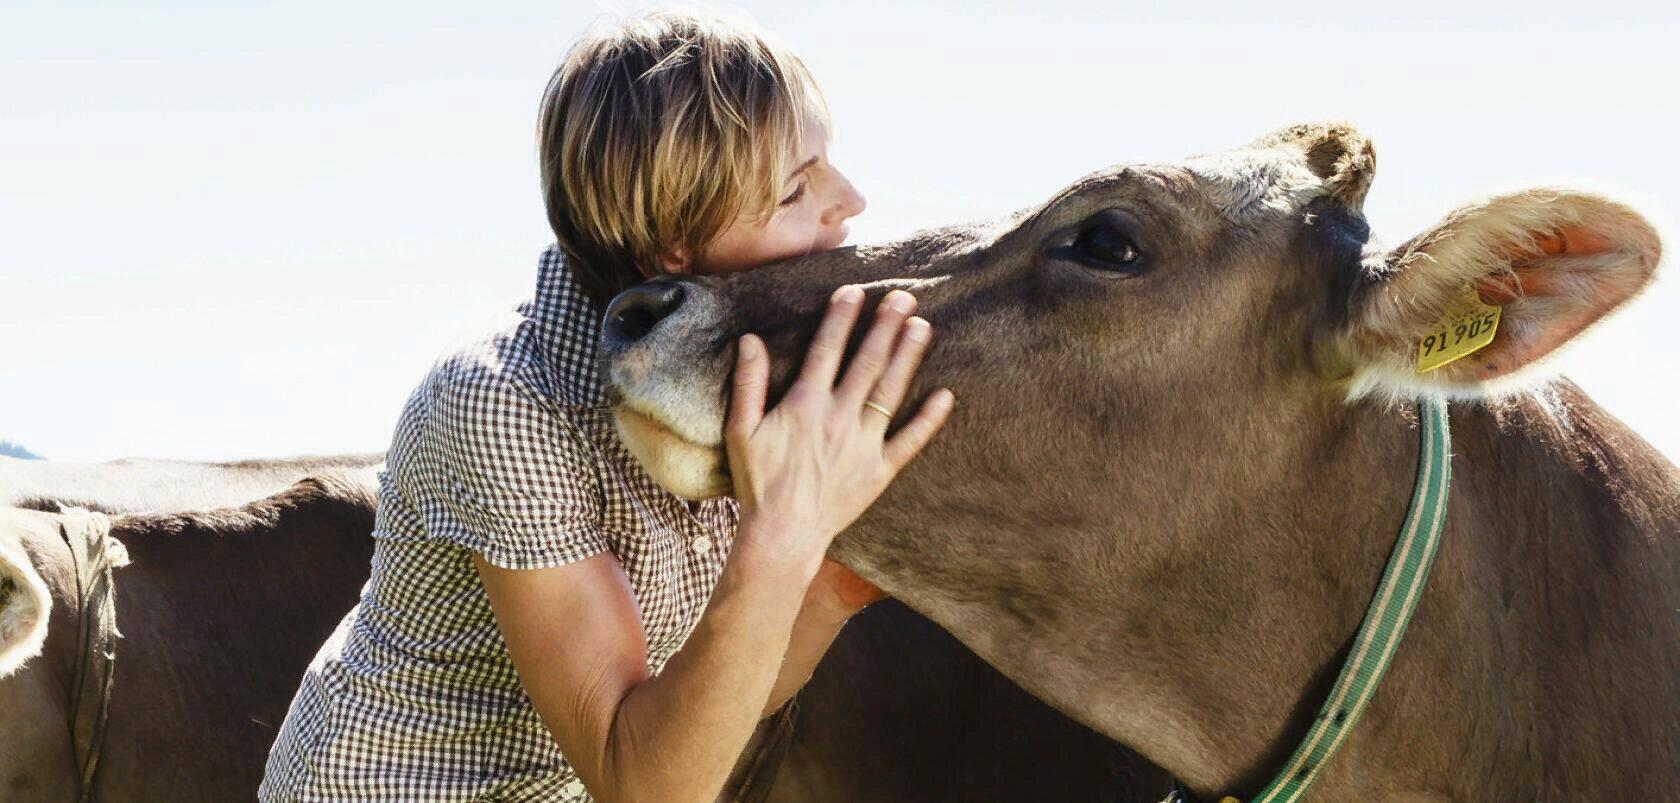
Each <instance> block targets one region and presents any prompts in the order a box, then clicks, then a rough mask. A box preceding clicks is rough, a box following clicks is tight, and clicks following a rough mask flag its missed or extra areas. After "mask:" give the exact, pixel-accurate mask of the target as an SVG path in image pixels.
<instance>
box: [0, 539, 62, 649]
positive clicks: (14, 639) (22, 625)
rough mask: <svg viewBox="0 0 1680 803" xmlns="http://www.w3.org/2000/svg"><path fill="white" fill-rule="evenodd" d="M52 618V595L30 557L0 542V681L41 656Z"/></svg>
mask: <svg viewBox="0 0 1680 803" xmlns="http://www.w3.org/2000/svg"><path fill="white" fill-rule="evenodd" d="M51 616H52V594H51V593H50V592H49V591H48V590H47V584H46V583H45V582H43V581H42V580H41V575H39V574H37V573H36V572H35V567H34V566H33V565H32V564H31V563H30V562H29V555H28V554H27V553H25V552H24V551H23V549H22V548H20V547H18V546H17V545H15V544H8V543H0V678H5V677H7V676H9V675H11V674H12V673H13V672H16V671H17V670H18V669H20V668H22V667H23V665H24V664H25V663H26V662H28V661H29V659H31V658H34V657H35V656H37V655H40V654H41V647H42V645H44V644H46V641H47V620H48V619H50V618H51Z"/></svg>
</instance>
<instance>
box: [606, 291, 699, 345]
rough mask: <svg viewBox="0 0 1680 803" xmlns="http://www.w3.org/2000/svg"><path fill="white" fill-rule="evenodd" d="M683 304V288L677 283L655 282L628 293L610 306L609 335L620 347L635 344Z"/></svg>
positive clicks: (608, 308) (621, 294)
mask: <svg viewBox="0 0 1680 803" xmlns="http://www.w3.org/2000/svg"><path fill="white" fill-rule="evenodd" d="M682 302H683V287H682V285H681V284H680V283H678V282H676V281H671V280H660V279H655V280H654V281H651V282H648V283H646V284H640V285H637V286H635V287H632V288H630V289H629V290H625V291H624V292H622V293H619V294H618V297H617V298H614V299H613V300H612V303H611V304H609V305H607V316H606V322H605V327H606V330H607V331H606V335H607V337H608V338H609V339H611V340H613V341H615V342H617V343H618V344H620V345H625V346H628V345H630V344H632V343H635V342H636V341H638V340H641V339H642V338H644V337H646V336H647V333H648V332H651V331H653V327H655V326H657V325H658V324H659V322H660V321H662V320H665V319H666V318H667V317H669V316H670V315H671V313H673V312H676V311H677V308H678V307H680V306H682Z"/></svg>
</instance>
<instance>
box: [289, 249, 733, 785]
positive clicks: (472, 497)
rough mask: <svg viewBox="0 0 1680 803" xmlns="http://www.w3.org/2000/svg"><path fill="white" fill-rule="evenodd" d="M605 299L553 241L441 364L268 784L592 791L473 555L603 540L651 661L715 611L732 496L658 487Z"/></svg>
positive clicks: (393, 458)
mask: <svg viewBox="0 0 1680 803" xmlns="http://www.w3.org/2000/svg"><path fill="white" fill-rule="evenodd" d="M600 319H601V313H600V311H599V310H598V309H596V308H595V306H594V305H593V304H592V303H591V302H590V301H589V299H588V297H587V296H586V295H585V294H584V293H583V291H582V289H581V288H580V287H578V285H577V284H576V281H575V279H574V278H573V276H572V274H571V272H570V270H569V269H568V268H567V267H566V265H565V263H564V260H562V259H561V257H560V254H559V252H558V251H557V250H556V249H555V248H553V247H551V248H549V249H548V250H547V251H545V252H544V253H543V255H542V257H541V259H540V260H539V268H538V278H537V288H536V294H535V296H534V298H533V299H532V300H530V301H527V302H525V303H523V304H521V305H519V307H518V308H517V309H516V310H515V311H514V312H513V313H512V314H511V315H510V316H509V318H508V319H507V320H506V321H504V322H502V323H501V324H499V325H497V326H495V327H493V329H492V330H491V331H490V332H488V333H487V334H484V335H482V336H479V337H476V338H474V339H472V340H471V341H470V342H469V343H468V345H466V346H464V347H462V348H459V349H458V350H454V351H452V353H449V354H448V355H447V356H445V357H443V358H442V359H440V360H438V362H437V363H436V364H435V365H434V366H433V368H432V370H431V372H430V373H429V374H428V375H427V376H426V378H425V380H424V381H423V382H421V384H420V386H419V388H417V389H416V390H415V391H414V393H413V395H412V396H410V397H409V400H408V403H407V404H406V405H405V407H404V409H403V412H402V416H401V418H400V420H399V421H398V423H397V427H396V432H395V434H394V435H393V437H392V440H391V448H390V451H389V452H388V453H387V454H386V467H385V470H384V471H383V472H381V473H380V475H379V507H378V512H377V514H376V516H375V521H374V532H373V537H374V539H375V548H374V554H373V572H372V576H371V578H370V579H369V580H368V583H367V585H366V586H364V587H363V589H362V594H361V599H360V601H359V602H358V603H357V605H356V607H355V608H353V609H352V610H351V611H350V612H349V613H348V614H347V615H346V616H345V617H344V619H343V621H341V622H340V623H339V625H338V628H337V630H336V631H335V632H334V633H333V634H332V636H331V637H329V638H328V639H327V641H326V643H325V644H323V645H321V649H320V651H319V652H318V653H317V654H316V656H315V660H314V661H313V662H311V663H310V665H309V669H308V670H307V671H306V672H305V673H304V676H303V680H302V683H301V684H300V685H299V687H298V691H297V695H296V697H294V698H293V700H292V705H291V710H290V711H289V712H288V713H287V715H286V721H285V723H284V724H283V725H282V726H281V728H280V733H279V735H278V737H277V738H276V740H275V743H274V746H273V748H272V750H271V751H270V753H269V757H268V767H267V772H266V775H265V777H264V778H263V783H262V787H261V790H260V791H259V797H260V798H261V799H263V800H265V801H267V800H335V801H337V800H356V801H365V800H403V801H433V800H438V801H442V800H448V801H457V800H497V801H515V800H519V801H523V800H543V801H587V800H589V796H588V794H587V792H586V791H585V790H584V788H583V785H582V783H580V782H579V781H578V780H577V776H576V775H575V774H574V773H573V772H572V769H571V766H570V765H569V764H567V762H566V760H565V759H564V758H563V757H561V755H560V753H559V751H558V750H557V749H556V748H555V746H554V741H553V739H552V738H551V737H550V736H549V733H548V730H547V729H546V728H545V727H544V726H543V724H542V721H541V720H539V719H538V718H537V713H536V710H535V709H534V708H533V707H532V705H531V700H530V698H529V697H527V696H526V695H525V691H524V689H523V688H522V687H521V686H520V684H519V677H518V676H517V675H516V674H515V672H514V667H513V662H512V661H511V660H510V659H509V657H508V652H507V646H506V644H505V643H504V642H503V641H502V638H501V632H500V631H499V630H497V628H496V621H495V618H494V617H493V615H492V614H491V610H490V604H489V601H488V600H487V598H486V596H485V592H484V585H483V584H482V583H481V582H479V578H478V574H477V572H476V571H475V570H474V568H473V565H472V562H471V554H472V553H474V552H476V553H479V554H481V555H483V556H484V559H485V560H486V561H488V562H489V563H491V564H494V565H496V566H501V567H504V568H509V569H536V568H542V567H548V566H559V565H561V564H565V563H570V562H572V561H576V560H580V559H582V558H586V557H589V556H591V555H595V554H598V553H600V552H603V551H610V552H611V553H612V554H613V555H614V556H616V557H617V558H618V560H619V562H620V564H622V565H623V567H624V573H625V575H626V576H627V577H628V578H629V580H630V586H631V588H632V589H633V591H634V593H635V597H636V602H637V604H638V605H639V606H640V608H641V616H642V626H643V629H644V630H645V632H646V634H647V640H648V670H649V671H650V672H653V673H655V674H657V673H658V672H659V670H660V669H661V668H662V667H663V666H664V665H665V662H666V661H667V660H668V659H669V658H670V657H671V655H672V654H673V653H675V652H676V651H677V648H679V647H681V646H682V643H683V641H684V639H686V638H687V637H688V634H689V632H690V631H691V630H692V629H693V627H694V624H695V622H696V620H697V619H698V618H699V616H700V612H701V611H702V610H703V609H704V608H705V606H706V601H707V599H708V598H709V597H710V596H711V592H712V589H713V587H714V586H715V585H716V583H717V578H718V575H719V574H720V573H721V572H722V570H723V563H724V560H725V558H726V557H727V556H728V553H729V548H730V546H731V544H732V543H733V539H734V533H735V524H736V520H737V515H738V511H737V508H736V505H735V501H734V500H733V499H730V498H727V497H719V498H715V499H709V500H706V501H704V502H701V503H698V504H692V505H691V504H689V503H686V502H684V501H683V500H681V499H679V498H677V497H675V496H673V495H671V494H670V493H669V492H667V491H665V490H663V489H662V488H660V487H659V486H657V485H655V484H654V482H653V480H652V479H650V478H649V477H648V476H647V474H646V473H644V472H643V471H642V469H641V467H640V465H639V464H637V463H636V461H635V459H634V458H633V457H631V456H630V453H629V452H628V451H626V449H625V447H624V445H623V444H622V443H620V441H619V439H618V436H617V435H616V433H615V432H614V429H613V423H612V418H611V415H610V413H609V411H608V409H607V408H606V407H605V405H604V404H603V397H602V393H601V388H600V380H599V375H598V371H597V368H596V362H595V340H596V334H597V332H598V330H599V327H600Z"/></svg>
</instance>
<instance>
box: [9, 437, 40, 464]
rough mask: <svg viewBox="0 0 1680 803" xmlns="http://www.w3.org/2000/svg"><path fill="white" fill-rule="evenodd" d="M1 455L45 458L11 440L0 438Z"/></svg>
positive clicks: (32, 458) (34, 458)
mask: <svg viewBox="0 0 1680 803" xmlns="http://www.w3.org/2000/svg"><path fill="white" fill-rule="evenodd" d="M0 456H5V457H21V458H23V459H24V460H44V459H45V458H43V457H41V456H40V455H38V454H36V453H34V452H31V451H29V450H28V449H25V448H23V447H22V446H19V445H17V444H15V443H12V442H11V441H9V440H5V439H0Z"/></svg>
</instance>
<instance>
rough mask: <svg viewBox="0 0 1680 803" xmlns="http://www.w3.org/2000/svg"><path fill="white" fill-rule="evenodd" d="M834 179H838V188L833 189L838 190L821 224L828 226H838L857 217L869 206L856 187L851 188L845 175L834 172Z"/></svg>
mask: <svg viewBox="0 0 1680 803" xmlns="http://www.w3.org/2000/svg"><path fill="white" fill-rule="evenodd" d="M835 177H836V178H838V179H839V186H838V187H836V188H835V189H836V190H838V194H837V196H836V197H835V199H834V203H833V204H832V205H830V206H829V208H828V210H827V212H826V213H825V214H824V215H823V223H824V224H825V225H829V226H835V225H839V224H840V223H843V222H845V221H846V220H848V219H850V218H854V217H857V216H858V215H861V214H863V210H864V208H866V207H868V206H869V202H868V201H866V200H864V197H863V193H861V192H858V189H857V187H854V186H852V182H851V180H850V179H847V178H846V177H845V175H843V174H840V173H839V172H838V171H836V176H835Z"/></svg>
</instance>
